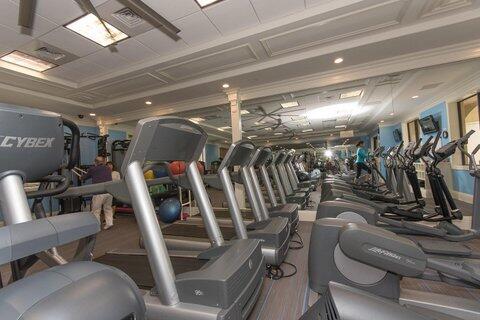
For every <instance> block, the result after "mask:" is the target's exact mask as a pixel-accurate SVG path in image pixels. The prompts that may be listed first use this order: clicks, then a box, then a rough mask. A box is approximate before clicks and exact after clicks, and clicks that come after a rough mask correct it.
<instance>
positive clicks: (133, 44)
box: [116, 39, 157, 62]
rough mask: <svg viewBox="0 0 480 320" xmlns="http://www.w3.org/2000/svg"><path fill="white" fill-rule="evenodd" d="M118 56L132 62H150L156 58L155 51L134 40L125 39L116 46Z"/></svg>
mask: <svg viewBox="0 0 480 320" xmlns="http://www.w3.org/2000/svg"><path fill="white" fill-rule="evenodd" d="M116 48H117V50H118V54H119V55H121V56H122V57H124V58H126V59H128V60H129V61H132V62H140V61H144V60H150V59H153V58H154V57H156V56H157V54H156V53H155V51H153V50H152V49H150V48H148V47H146V46H144V45H143V44H141V43H140V42H138V41H137V40H135V39H127V40H125V41H122V42H120V43H119V44H117V46H116Z"/></svg>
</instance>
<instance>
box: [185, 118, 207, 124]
mask: <svg viewBox="0 0 480 320" xmlns="http://www.w3.org/2000/svg"><path fill="white" fill-rule="evenodd" d="M188 120H190V121H192V122H193V123H196V124H198V123H199V122H202V121H205V119H203V118H200V117H197V118H190V119H188Z"/></svg>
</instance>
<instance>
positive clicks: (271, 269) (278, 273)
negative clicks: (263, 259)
mask: <svg viewBox="0 0 480 320" xmlns="http://www.w3.org/2000/svg"><path fill="white" fill-rule="evenodd" d="M282 265H287V266H290V267H292V268H293V271H292V272H290V273H288V274H285V270H284V269H282V267H281V266H278V267H277V266H272V265H267V277H268V278H270V279H272V280H280V279H283V278H290V277H293V276H294V275H296V274H297V266H296V265H294V264H293V263H290V262H287V261H283V263H282Z"/></svg>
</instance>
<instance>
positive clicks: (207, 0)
mask: <svg viewBox="0 0 480 320" xmlns="http://www.w3.org/2000/svg"><path fill="white" fill-rule="evenodd" d="M195 1H196V2H197V4H198V5H199V6H200V8H202V9H203V8H205V7H208V6H211V5H212V4H215V3H217V2H220V1H222V0H195Z"/></svg>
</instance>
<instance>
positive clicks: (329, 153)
mask: <svg viewBox="0 0 480 320" xmlns="http://www.w3.org/2000/svg"><path fill="white" fill-rule="evenodd" d="M332 156H333V152H332V150H325V157H327V158H331V157H332Z"/></svg>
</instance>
